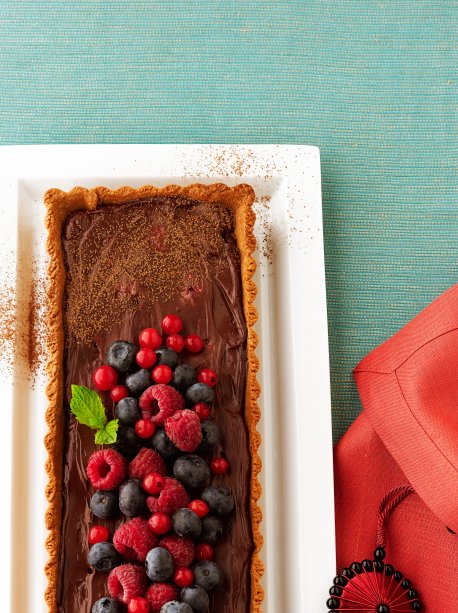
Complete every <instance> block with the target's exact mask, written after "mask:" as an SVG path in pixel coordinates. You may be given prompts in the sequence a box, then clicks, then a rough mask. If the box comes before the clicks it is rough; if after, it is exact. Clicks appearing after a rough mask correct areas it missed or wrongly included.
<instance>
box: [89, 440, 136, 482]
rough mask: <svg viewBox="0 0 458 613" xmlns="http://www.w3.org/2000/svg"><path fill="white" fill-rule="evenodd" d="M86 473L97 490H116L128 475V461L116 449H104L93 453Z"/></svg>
mask: <svg viewBox="0 0 458 613" xmlns="http://www.w3.org/2000/svg"><path fill="white" fill-rule="evenodd" d="M86 473H87V476H88V478H89V481H90V482H91V485H92V486H93V487H95V489H96V490H114V488H115V487H118V485H121V483H122V482H123V481H124V479H125V478H126V476H127V462H126V460H125V459H124V457H123V456H122V455H121V454H120V453H118V452H117V451H115V450H114V449H102V450H101V451H96V452H95V453H93V454H92V455H91V457H90V459H89V462H88V464H87V468H86Z"/></svg>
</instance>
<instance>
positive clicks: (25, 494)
mask: <svg viewBox="0 0 458 613" xmlns="http://www.w3.org/2000/svg"><path fill="white" fill-rule="evenodd" d="M218 181H221V182H224V183H226V184H229V185H234V184H237V183H241V182H246V183H249V184H251V185H252V186H253V188H254V189H255V191H256V194H257V202H256V213H257V223H256V228H255V231H256V237H257V241H258V249H257V253H256V258H257V262H258V270H257V273H256V278H255V281H256V283H257V286H258V290H259V292H258V297H257V301H256V304H257V308H258V309H259V314H260V317H259V322H258V324H257V331H258V334H259V338H260V344H259V347H258V356H259V358H260V362H261V371H260V373H259V380H260V384H261V387H262V396H261V399H260V405H261V409H262V420H261V422H260V424H259V431H260V433H261V435H262V439H263V444H262V447H261V457H262V460H263V471H262V475H261V481H262V486H263V496H262V500H261V505H262V508H263V513H264V519H263V534H264V539H265V543H264V547H263V551H262V556H263V559H264V562H265V566H266V571H265V575H264V579H263V585H264V589H265V602H264V606H263V612H264V613H285V612H286V613H299V612H300V613H316V611H321V610H323V609H324V603H325V601H326V594H327V589H328V587H329V584H330V581H331V580H332V577H333V575H334V572H335V549H334V506H333V473H332V438H331V403H330V391H329V366H328V339H327V322H326V295H325V273H324V257H323V233H322V211H321V186H320V160H319V151H318V149H317V148H316V147H307V146H289V145H91V146H86V145H68V146H67V145H63V146H47V145H45V146H31V147H5V148H3V149H0V274H1V287H2V300H4V301H5V305H3V304H2V305H1V306H2V309H3V316H2V318H3V319H2V320H1V321H0V323H1V329H0V341H1V343H2V345H1V347H0V348H3V349H2V351H1V352H0V362H1V363H0V391H1V397H2V402H3V411H2V417H3V424H2V429H3V436H2V443H1V445H0V462H1V466H2V469H3V487H2V498H3V500H2V504H1V505H0V525H1V526H2V530H3V534H4V535H7V534H11V539H10V540H8V539H3V543H2V546H3V552H2V553H3V555H2V556H1V562H0V565H2V566H3V568H2V569H1V572H2V587H3V589H2V611H5V613H17V612H18V611H21V613H46V607H45V604H44V601H43V593H44V589H45V579H44V573H43V568H44V565H45V562H46V552H45V549H44V541H45V537H46V532H45V528H44V522H43V517H44V513H45V509H46V504H45V497H44V489H45V485H46V475H45V469H44V465H45V459H46V458H45V453H44V446H43V437H44V435H45V424H44V412H45V410H46V400H45V386H46V379H45V376H44V373H43V368H42V366H41V365H39V368H38V372H35V374H34V376H32V375H31V372H29V371H28V369H30V367H27V366H26V362H27V360H26V359H25V358H24V351H25V353H27V352H29V355H30V351H31V348H30V347H29V348H28V349H27V347H25V350H24V347H23V348H22V350H21V349H20V348H19V349H18V347H19V346H20V345H21V343H22V344H24V337H26V338H32V337H30V334H29V331H28V329H27V326H28V323H27V312H30V304H31V301H33V300H36V296H37V293H36V288H37V287H38V286H40V283H44V282H45V279H46V275H45V269H46V252H45V240H46V234H45V229H44V225H43V218H44V206H43V194H44V192H45V191H46V190H47V189H48V188H50V187H58V188H60V189H64V190H67V189H71V188H72V187H74V186H76V185H83V186H85V187H94V186H97V185H105V186H108V187H111V188H117V187H120V186H122V185H131V186H133V187H139V186H141V185H143V184H146V183H148V184H155V185H166V184H168V183H178V184H189V183H193V182H201V183H214V182H218ZM34 288H35V289H34ZM8 292H9V293H8ZM11 292H13V293H14V295H13V296H11ZM38 295H39V296H41V298H40V304H38V305H34V307H35V309H36V308H37V307H38V312H40V309H42V308H43V307H44V299H43V294H38ZM11 299H12V300H13V308H14V313H12V314H11V313H9V311H8V309H11V308H12V307H11V304H12V303H11ZM27 305H29V308H28V309H27ZM2 335H3V336H2ZM32 349H33V348H32ZM32 353H33V351H32ZM12 355H13V358H12V357H11V356H12ZM37 359H38V358H37Z"/></svg>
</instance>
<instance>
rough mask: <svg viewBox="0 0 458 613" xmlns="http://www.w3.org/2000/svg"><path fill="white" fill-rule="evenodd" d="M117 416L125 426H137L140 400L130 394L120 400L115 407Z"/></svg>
mask: <svg viewBox="0 0 458 613" xmlns="http://www.w3.org/2000/svg"><path fill="white" fill-rule="evenodd" d="M115 417H117V418H118V419H119V423H120V424H122V425H123V426H135V422H136V421H138V420H139V419H140V411H139V410H138V400H137V399H136V398H131V397H130V396H128V397H127V398H123V399H122V400H120V401H119V402H118V404H117V405H116V408H115Z"/></svg>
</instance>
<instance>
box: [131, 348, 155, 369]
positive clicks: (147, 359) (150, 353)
mask: <svg viewBox="0 0 458 613" xmlns="http://www.w3.org/2000/svg"><path fill="white" fill-rule="evenodd" d="M135 359H136V360H137V364H138V365H139V366H140V368H151V366H154V365H155V364H156V360H157V355H156V352H155V351H154V349H150V348H149V347H145V348H144V349H140V351H138V352H137V355H136V356H135Z"/></svg>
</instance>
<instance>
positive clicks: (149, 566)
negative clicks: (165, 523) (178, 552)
mask: <svg viewBox="0 0 458 613" xmlns="http://www.w3.org/2000/svg"><path fill="white" fill-rule="evenodd" d="M146 574H147V575H148V577H149V578H150V579H151V581H167V579H170V577H171V576H172V575H173V560H172V556H171V555H170V552H169V551H168V550H167V549H164V547H154V549H151V551H149V552H148V555H147V556H146Z"/></svg>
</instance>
